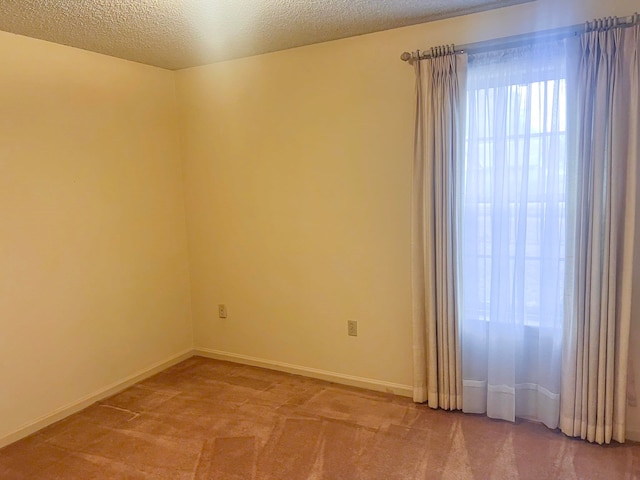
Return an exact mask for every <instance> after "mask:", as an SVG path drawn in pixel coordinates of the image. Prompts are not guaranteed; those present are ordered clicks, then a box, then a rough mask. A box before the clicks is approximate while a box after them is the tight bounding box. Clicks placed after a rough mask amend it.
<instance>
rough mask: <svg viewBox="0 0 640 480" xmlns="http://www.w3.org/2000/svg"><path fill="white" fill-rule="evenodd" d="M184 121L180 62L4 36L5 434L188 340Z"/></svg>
mask: <svg viewBox="0 0 640 480" xmlns="http://www.w3.org/2000/svg"><path fill="white" fill-rule="evenodd" d="M176 119H177V117H176V97H175V84H174V74H173V72H169V71H165V70H160V69H157V68H152V67H147V66H143V65H139V64H135V63H131V62H125V61H122V60H117V59H114V58H111V57H106V56H102V55H98V54H94V53H89V52H84V51H81V50H76V49H72V48H69V47H63V46H59V45H54V44H51V43H46V42H42V41H39V40H33V39H28V38H25V37H19V36H16V35H11V34H7V33H3V32H0V441H2V439H3V438H10V434H12V432H15V431H16V430H18V429H20V428H22V427H24V426H25V425H27V424H30V423H32V422H34V421H36V420H38V419H39V418H41V417H42V416H46V415H50V414H51V413H52V412H54V411H56V410H57V409H59V408H64V407H65V406H68V405H70V404H73V403H75V402H78V401H79V400H80V399H83V398H85V397H87V396H90V395H93V394H95V393H96V392H99V391H102V390H103V389H104V388H106V387H108V386H110V385H112V384H114V383H118V382H120V381H122V380H123V379H125V378H127V377H129V376H131V375H133V374H135V373H138V372H140V371H143V370H145V369H148V368H149V367H151V366H153V365H156V364H158V363H159V362H163V361H166V360H168V359H170V358H173V357H174V356H176V355H177V354H179V353H182V352H184V351H185V350H187V349H190V348H191V346H192V330H191V325H190V322H191V319H190V299H189V277H188V262H187V245H186V233H185V216H184V204H183V184H182V173H181V164H180V150H179V145H178V137H177V128H176ZM7 436H9V437H7Z"/></svg>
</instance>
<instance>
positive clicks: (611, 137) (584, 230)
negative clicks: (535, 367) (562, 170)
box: [560, 21, 640, 444]
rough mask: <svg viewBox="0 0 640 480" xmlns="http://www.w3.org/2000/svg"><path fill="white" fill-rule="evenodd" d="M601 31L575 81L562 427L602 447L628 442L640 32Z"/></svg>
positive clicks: (588, 43)
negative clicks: (572, 210)
mask: <svg viewBox="0 0 640 480" xmlns="http://www.w3.org/2000/svg"><path fill="white" fill-rule="evenodd" d="M605 23H606V21H605ZM596 26H597V27H601V28H600V29H596V30H595V31H591V32H587V33H585V34H584V35H583V36H582V38H581V46H580V52H579V67H578V74H577V77H576V78H575V85H576V98H575V105H576V121H577V124H576V127H575V132H574V133H575V134H574V141H575V145H574V151H575V164H574V165H573V166H571V167H570V169H572V170H574V171H575V173H576V175H575V179H576V180H575V185H574V188H573V191H574V193H575V195H576V198H575V200H576V205H577V209H576V212H575V216H574V218H573V219H572V221H574V222H575V230H574V231H575V238H574V239H573V240H572V244H573V247H574V255H575V258H574V259H572V260H573V261H572V262H569V261H568V264H569V263H571V268H570V269H568V277H567V287H568V289H571V291H572V293H573V300H572V301H571V302H568V303H567V305H566V314H565V321H566V323H565V336H564V345H563V382H562V393H561V398H562V401H561V417H560V428H561V429H562V431H563V432H564V433H565V434H567V435H570V436H575V437H580V438H583V439H587V440H588V441H591V442H597V443H600V444H602V443H610V442H611V440H612V439H613V440H616V441H618V442H624V440H625V417H626V388H627V383H626V382H627V369H628V355H629V331H630V318H631V311H630V305H631V276H632V270H631V269H632V265H633V255H634V252H633V243H634V228H635V215H636V203H637V200H638V199H637V188H636V183H637V173H638V172H637V163H638V158H639V156H640V145H639V144H640V122H639V118H638V115H639V112H640V97H639V84H640V66H639V59H638V57H639V44H640V34H639V31H640V30H639V28H640V27H638V26H637V25H636V26H634V27H629V28H624V29H623V28H615V26H614V25H606V24H604V25H603V22H599V23H598V24H597V25H596ZM602 27H604V29H603V28H602ZM611 27H614V28H611Z"/></svg>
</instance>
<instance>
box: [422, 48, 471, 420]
mask: <svg viewBox="0 0 640 480" xmlns="http://www.w3.org/2000/svg"><path fill="white" fill-rule="evenodd" d="M433 53H434V57H433V58H430V59H426V60H421V61H417V62H416V63H415V71H416V99H417V104H416V123H415V150H414V167H413V191H412V293H413V334H414V335H413V337H414V339H413V353H414V355H413V356H414V401H416V402H428V405H429V406H430V407H432V408H443V409H447V410H456V409H460V408H462V396H461V394H462V379H461V360H460V339H459V328H458V313H457V310H458V309H457V299H458V292H457V288H458V287H457V285H458V281H457V276H458V271H457V269H458V264H457V261H456V249H457V242H458V240H457V230H458V229H457V222H458V220H457V217H456V208H457V193H456V192H457V188H456V185H457V183H458V176H459V175H460V170H461V167H460V165H461V162H460V161H459V158H460V156H461V155H462V154H463V147H464V145H463V135H464V111H463V105H464V92H465V85H464V84H465V77H466V64H467V58H466V55H464V54H454V53H453V52H452V51H451V50H450V49H448V48H447V47H445V48H440V49H438V50H437V51H434V52H433Z"/></svg>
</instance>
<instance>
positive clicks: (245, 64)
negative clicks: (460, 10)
mask: <svg viewBox="0 0 640 480" xmlns="http://www.w3.org/2000/svg"><path fill="white" fill-rule="evenodd" d="M635 9H637V4H636V2H635V0H633V1H632V0H617V1H611V2H606V3H605V2H600V1H598V0H588V1H578V0H572V1H551V0H539V1H537V2H534V3H530V4H525V5H519V6H515V7H510V8H506V9H502V10H494V11H490V12H484V13H480V14H476V15H470V16H465V17H459V18H454V19H450V20H444V21H440V22H435V23H431V24H425V25H418V26H414V27H408V28H403V29H397V30H392V31H387V32H381V33H377V34H373V35H366V36H362V37H355V38H350V39H345V40H340V41H335V42H329V43H325V44H321V45H315V46H309V47H303V48H298V49H293V50H288V51H284V52H278V53H273V54H267V55H261V56H257V57H253V58H246V59H240V60H235V61H229V62H225V63H219V64H214V65H209V66H204V67H199V68H193V69H189V70H184V71H181V72H178V73H177V82H178V92H179V96H180V99H181V105H182V115H183V117H182V118H183V135H184V145H185V151H184V153H185V168H186V192H187V211H188V226H189V229H188V230H189V246H190V250H191V276H192V294H193V297H192V299H193V303H192V305H193V315H194V331H195V342H196V346H197V347H201V348H205V349H210V350H213V351H217V352H226V353H230V354H232V355H241V356H248V357H255V358H258V359H264V360H266V361H270V362H284V363H289V364H294V365H299V366H303V367H308V368H313V369H322V370H327V371H331V372H335V373H338V374H347V375H353V376H357V377H364V378H369V379H373V380H375V381H383V382H392V383H396V384H400V385H411V383H412V367H411V326H410V318H411V298H410V252H409V244H410V224H409V209H410V188H411V158H412V128H413V126H412V118H413V82H414V80H413V71H412V68H411V67H410V66H408V65H405V64H402V63H401V62H400V60H399V55H400V53H401V52H402V51H404V50H413V49H416V48H426V47H429V46H433V45H439V44H444V43H452V42H453V43H456V44H464V43H468V42H475V41H479V40H484V39H491V38H496V37H500V36H507V35H514V34H519V33H523V32H528V31H535V30H541V29H547V28H554V27H558V26H563V25H571V24H575V23H580V22H583V21H585V20H588V19H591V18H595V17H601V16H606V15H627V14H630V13H632V12H633V11H634V10H635ZM636 271H638V269H636ZM636 298H638V296H636ZM218 303H225V304H226V305H227V307H228V310H229V318H227V319H226V320H221V319H218V318H217V312H216V304H218ZM635 311H636V312H637V311H638V309H635ZM348 319H355V320H358V322H359V329H360V332H359V336H358V337H357V338H352V337H348V336H347V334H346V321H347V320H348ZM639 320H640V319H638V315H637V313H636V314H635V316H634V333H633V335H632V337H633V338H635V339H636V340H638V337H639V335H640V334H639V332H638V331H639V330H640V325H639ZM632 351H633V355H635V356H636V357H638V356H640V349H636V348H633V347H632ZM635 363H636V364H638V370H640V358H638V359H637V361H636V362H635ZM630 413H631V415H630V418H629V426H630V428H633V429H635V430H637V431H638V432H640V411H638V410H635V409H634V410H632V411H631V412H630Z"/></svg>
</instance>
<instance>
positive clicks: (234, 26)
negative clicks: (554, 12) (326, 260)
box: [0, 0, 530, 70]
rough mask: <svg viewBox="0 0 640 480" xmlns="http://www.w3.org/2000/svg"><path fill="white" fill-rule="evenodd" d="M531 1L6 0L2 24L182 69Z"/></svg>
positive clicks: (0, 11)
mask: <svg viewBox="0 0 640 480" xmlns="http://www.w3.org/2000/svg"><path fill="white" fill-rule="evenodd" d="M525 1H530V0H0V30H5V31H7V32H12V33H17V34H20V35H26V36H30V37H35V38H40V39H43V40H49V41H52V42H56V43H61V44H64V45H71V46H74V47H78V48H83V49H85V50H91V51H94V52H99V53H104V54H107V55H112V56H115V57H120V58H125V59H128V60H133V61H135V62H141V63H147V64H150V65H156V66H158V67H163V68H168V69H172V70H175V69H180V68H186V67H192V66H196V65H202V64H206V63H213V62H218V61H222V60H228V59H231V58H238V57H245V56H249V55H257V54H260V53H266V52H273V51H276V50H284V49H287V48H291V47H297V46H301V45H309V44H312V43H319V42H324V41H327V40H335V39H338V38H344V37H350V36H354V35H361V34H364V33H370V32H375V31H380V30H387V29H390V28H396V27H401V26H406V25H413V24H416V23H422V22H427V21H430V20H435V19H439V18H444V17H450V16H455V15H460V14H463V13H470V12H474V11H479V10H487V9H491V8H498V7H503V6H507V5H513V4H516V3H523V2H525Z"/></svg>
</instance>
